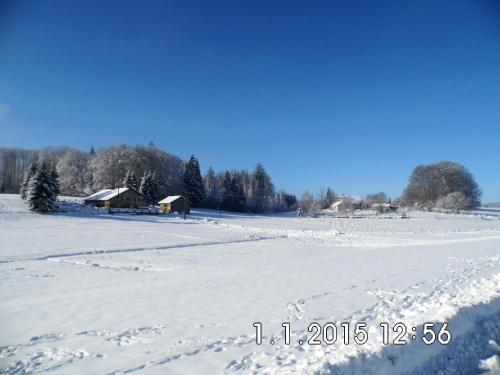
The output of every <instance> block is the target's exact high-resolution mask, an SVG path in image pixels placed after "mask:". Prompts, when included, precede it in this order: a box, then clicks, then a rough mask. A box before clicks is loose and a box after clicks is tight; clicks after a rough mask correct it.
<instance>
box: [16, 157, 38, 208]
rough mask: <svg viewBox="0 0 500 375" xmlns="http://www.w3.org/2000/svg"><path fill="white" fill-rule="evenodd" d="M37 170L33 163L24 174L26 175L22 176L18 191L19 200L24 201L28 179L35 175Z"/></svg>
mask: <svg viewBox="0 0 500 375" xmlns="http://www.w3.org/2000/svg"><path fill="white" fill-rule="evenodd" d="M37 168H38V166H37V164H36V163H35V162H33V163H31V165H30V167H29V168H28V171H27V172H26V175H25V176H24V180H23V182H22V184H21V189H20V194H21V198H22V199H23V200H25V199H26V194H27V192H28V187H29V183H30V179H31V177H33V176H34V175H35V173H36V170H37Z"/></svg>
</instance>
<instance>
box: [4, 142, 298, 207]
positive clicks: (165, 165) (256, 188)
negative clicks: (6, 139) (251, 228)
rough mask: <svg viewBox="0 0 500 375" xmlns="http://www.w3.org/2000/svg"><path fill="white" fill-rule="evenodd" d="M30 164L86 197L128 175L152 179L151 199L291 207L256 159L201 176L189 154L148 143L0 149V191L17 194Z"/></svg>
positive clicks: (68, 191)
mask: <svg viewBox="0 0 500 375" xmlns="http://www.w3.org/2000/svg"><path fill="white" fill-rule="evenodd" d="M32 163H36V164H38V165H41V164H43V163H45V164H47V165H48V166H49V167H50V168H55V169H56V170H57V173H58V175H59V186H60V193H61V194H62V195H70V196H86V195H89V194H92V193H94V192H96V191H99V190H101V189H108V188H118V187H122V186H124V184H126V180H127V178H128V179H130V178H131V176H133V178H134V179H137V180H138V185H140V182H141V180H142V179H144V178H147V179H153V180H154V181H153V183H154V186H155V189H154V190H155V191H154V194H153V195H154V196H153V201H154V200H160V199H162V198H164V197H166V196H169V195H187V196H189V197H190V198H191V199H192V201H193V203H194V206H198V207H207V208H222V209H226V210H231V211H241V212H243V211H250V212H266V211H285V210H291V209H295V208H296V207H297V199H296V197H295V196H294V195H292V194H287V193H285V192H284V191H279V192H277V191H276V189H275V187H274V184H273V182H272V179H271V176H269V174H268V173H267V171H266V170H265V169H264V167H263V166H262V165H261V164H257V165H256V167H255V169H254V170H253V171H252V172H249V171H247V170H244V169H242V170H236V169H235V170H224V171H219V172H215V171H214V169H213V168H211V167H209V168H208V170H207V173H206V174H205V175H204V176H201V175H200V171H199V164H198V160H197V159H196V158H195V157H194V156H193V157H191V158H190V160H189V161H187V162H185V161H183V160H182V159H180V158H179V157H177V156H175V155H173V154H170V153H168V152H166V151H163V150H161V149H159V148H157V147H156V146H154V145H153V144H149V145H147V146H143V145H137V146H127V145H118V146H111V147H107V148H102V149H99V150H95V149H94V147H91V148H90V150H89V151H88V152H85V151H81V150H77V149H74V148H70V147H46V148H43V149H40V150H28V149H22V148H5V147H4V148H0V193H19V191H20V187H21V184H22V182H23V180H24V179H25V177H26V174H27V172H28V170H29V168H30V165H31V164H32ZM197 175H198V176H199V177H197Z"/></svg>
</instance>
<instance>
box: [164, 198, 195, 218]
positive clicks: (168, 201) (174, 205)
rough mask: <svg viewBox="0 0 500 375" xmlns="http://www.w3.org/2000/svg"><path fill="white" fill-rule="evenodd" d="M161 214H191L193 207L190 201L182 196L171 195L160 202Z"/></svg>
mask: <svg viewBox="0 0 500 375" xmlns="http://www.w3.org/2000/svg"><path fill="white" fill-rule="evenodd" d="M158 204H159V205H160V211H161V212H168V213H172V212H177V213H179V214H183V213H187V214H188V213H189V212H190V209H191V205H190V204H189V200H188V199H187V198H185V197H183V196H182V195H171V196H169V197H166V198H165V199H162V200H161V201H159V202H158Z"/></svg>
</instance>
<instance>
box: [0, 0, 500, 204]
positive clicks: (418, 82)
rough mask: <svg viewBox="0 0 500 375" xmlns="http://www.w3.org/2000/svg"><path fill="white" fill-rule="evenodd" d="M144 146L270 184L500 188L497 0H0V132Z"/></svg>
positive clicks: (28, 139) (13, 137)
mask: <svg viewBox="0 0 500 375" xmlns="http://www.w3.org/2000/svg"><path fill="white" fill-rule="evenodd" d="M151 140H153V141H154V143H155V144H156V145H157V146H158V147H160V148H162V149H165V150H167V151H169V152H172V153H174V154H177V155H178V156H180V157H182V158H187V157H189V155H191V153H194V154H195V155H197V156H198V157H199V159H200V163H201V165H202V168H203V170H206V168H207V167H208V166H209V165H212V166H213V167H214V168H215V169H216V170H221V169H225V168H247V169H252V168H253V167H254V165H255V164H256V162H258V161H260V162H262V163H263V164H264V166H265V167H266V168H267V169H268V171H269V172H270V174H271V175H272V177H273V180H274V182H275V184H276V186H277V187H278V188H284V189H286V190H288V191H291V192H294V193H301V192H302V191H304V190H306V189H307V190H310V191H311V192H313V193H318V192H319V190H320V188H321V187H326V186H332V187H333V188H334V189H335V191H337V192H338V193H351V194H360V195H365V194H366V193H369V192H374V191H379V190H383V191H386V192H387V193H389V194H390V195H391V196H393V197H395V196H398V195H399V194H400V192H401V190H402V189H403V188H404V186H405V185H406V182H407V178H408V176H409V174H410V172H411V170H412V169H413V167H414V166H416V165H417V164H422V163H430V162H437V161H440V160H452V161H457V162H460V163H462V164H464V165H465V166H466V167H467V168H469V169H470V170H471V172H472V173H473V174H474V175H475V176H476V179H477V181H478V183H479V184H480V186H481V187H482V189H483V192H484V195H483V200H484V201H500V3H499V2H498V1H496V0H490V1H473V0H455V1H421V0H416V1H399V0H394V1H365V2H358V1H344V2H337V3H334V2H333V1H324V2H320V1H318V2H310V1H303V2H294V1H287V2H284V1H275V2H272V1H232V0H231V1H227V2H219V1H200V2H193V1H184V0H183V1H177V2H168V1H133V2H132V1H106V0H105V1H101V0H99V1H89V0H85V1H76V0H75V1H66V0H52V1H23V0H15V1H14V0H12V1H9V0H0V146H12V147H30V148H39V147H43V146H47V145H70V146H74V147H77V148H80V149H84V150H88V149H89V147H90V145H91V144H94V145H95V146H96V147H103V146H108V145H111V144H118V143H127V144H130V145H134V144H145V143H148V142H149V141H151Z"/></svg>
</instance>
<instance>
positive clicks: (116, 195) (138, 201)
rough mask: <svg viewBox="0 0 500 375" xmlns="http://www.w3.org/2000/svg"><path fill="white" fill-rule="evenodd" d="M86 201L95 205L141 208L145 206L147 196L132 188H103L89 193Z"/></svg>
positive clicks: (90, 204)
mask: <svg viewBox="0 0 500 375" xmlns="http://www.w3.org/2000/svg"><path fill="white" fill-rule="evenodd" d="M84 203H85V204H86V205H89V206H94V207H106V208H139V207H141V206H144V204H145V197H144V195H142V194H141V193H139V192H138V191H137V190H134V189H131V188H118V189H103V190H101V191H98V192H97V193H94V194H92V195H89V196H88V197H87V198H85V199H84Z"/></svg>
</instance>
